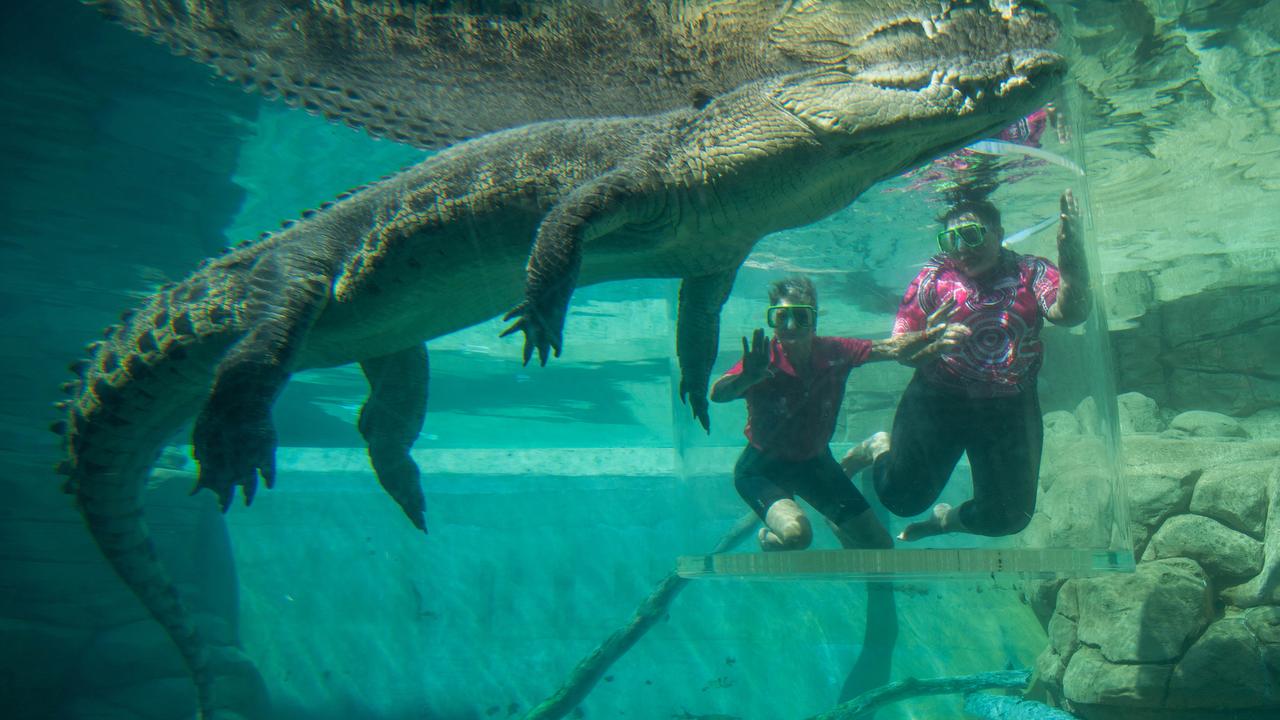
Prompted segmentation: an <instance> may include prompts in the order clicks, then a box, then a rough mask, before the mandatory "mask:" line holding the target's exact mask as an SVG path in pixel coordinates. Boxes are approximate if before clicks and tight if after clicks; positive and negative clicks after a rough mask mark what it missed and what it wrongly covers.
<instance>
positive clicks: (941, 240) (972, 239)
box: [938, 223, 987, 252]
mask: <svg viewBox="0 0 1280 720" xmlns="http://www.w3.org/2000/svg"><path fill="white" fill-rule="evenodd" d="M986 241H987V228H986V227H984V226H983V225H982V224H981V223H965V224H963V225H957V226H955V227H953V228H947V229H946V230H943V231H942V232H940V233H938V248H939V249H940V250H942V252H955V251H956V250H957V249H958V248H959V247H960V246H961V245H963V246H964V247H968V248H976V247H978V246H980V245H982V243H984V242H986Z"/></svg>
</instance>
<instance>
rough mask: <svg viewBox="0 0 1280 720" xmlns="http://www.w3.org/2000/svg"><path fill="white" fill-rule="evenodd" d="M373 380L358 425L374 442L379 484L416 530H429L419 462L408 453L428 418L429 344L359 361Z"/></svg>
mask: <svg viewBox="0 0 1280 720" xmlns="http://www.w3.org/2000/svg"><path fill="white" fill-rule="evenodd" d="M360 369H361V370H363V371H364V376H365V378H366V379H367V380H368V381H369V399H368V400H366V401H365V403H364V407H362V408H360V420H359V422H358V423H357V426H358V427H359V428H360V434H361V435H363V436H364V439H365V442H366V443H368V444H369V460H370V462H371V463H372V464H373V471H374V472H375V473H377V475H378V482H380V483H382V487H383V488H384V489H385V490H386V491H387V493H388V494H389V495H391V497H392V498H393V499H395V501H396V502H397V503H399V504H400V507H401V508H402V509H403V510H404V514H405V515H408V516H409V520H410V521H411V522H412V523H413V524H414V527H416V528H418V529H419V530H422V531H424V532H425V531H426V529H427V521H426V517H425V514H426V506H427V503H426V500H425V499H424V498H423V497H422V483H421V482H419V473H418V464H417V463H415V462H414V461H413V457H412V456H410V455H409V450H410V449H412V448H413V442H414V440H417V439H418V433H420V432H422V421H423V419H424V418H425V417H426V414H427V382H428V379H429V378H430V373H431V371H430V364H429V362H428V360H427V346H426V345H415V346H414V347H411V348H408V349H405V350H401V351H400V352H396V353H392V354H390V355H383V356H382V357H376V358H370V359H368V360H364V361H362V362H361V363H360Z"/></svg>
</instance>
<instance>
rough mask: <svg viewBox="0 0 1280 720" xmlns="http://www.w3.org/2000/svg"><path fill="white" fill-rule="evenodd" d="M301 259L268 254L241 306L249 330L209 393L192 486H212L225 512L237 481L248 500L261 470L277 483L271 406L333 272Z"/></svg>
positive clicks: (197, 433) (196, 441) (196, 440)
mask: <svg viewBox="0 0 1280 720" xmlns="http://www.w3.org/2000/svg"><path fill="white" fill-rule="evenodd" d="M308 264H309V263H308ZM300 265H302V264H300V263H291V262H288V261H284V260H274V261H273V260H270V259H266V258H264V259H263V260H262V261H260V262H259V263H258V265H257V266H256V267H254V268H253V270H252V271H251V272H250V274H249V277H248V278H247V281H248V286H249V292H248V298H247V299H246V300H245V302H244V306H243V309H242V313H243V317H244V318H245V323H246V324H247V325H248V326H249V328H250V330H249V332H248V334H247V335H245V337H243V338H242V339H241V340H240V341H239V342H237V343H236V344H235V345H233V346H232V347H231V349H230V350H229V351H228V352H227V354H226V355H225V356H224V357H223V359H222V361H221V362H220V363H219V364H218V368H217V371H216V375H215V378H214V383H213V389H212V390H211V391H210V393H209V399H208V401H207V402H206V403H205V405H204V408H203V409H202V410H201V412H200V415H199V417H197V418H196V424H195V430H194V432H193V433H192V445H193V448H194V450H195V456H196V460H197V461H198V462H199V463H200V478H199V481H198V482H197V484H196V488H195V490H194V491H193V492H197V491H199V490H200V489H201V488H209V489H211V490H213V491H214V492H215V493H217V495H218V501H219V503H220V504H221V506H222V510H223V511H224V512H225V511H226V510H227V508H228V507H230V506H231V500H232V498H234V497H235V489H236V486H237V485H239V486H240V487H241V488H243V493H244V503H245V505H249V504H250V503H252V502H253V496H254V493H255V492H256V491H257V488H258V476H259V474H261V476H262V479H263V480H264V481H265V482H266V484H267V487H268V488H270V487H272V486H273V485H275V477H276V461H275V453H276V431H275V426H274V425H273V424H272V422H271V406H272V405H273V404H274V403H275V401H276V398H277V397H278V396H279V395H280V391H281V390H283V389H284V386H285V383H287V382H288V380H289V375H290V374H291V372H292V365H293V360H294V358H295V356H296V354H297V351H298V348H299V347H300V346H301V345H302V343H303V342H304V340H305V338H306V336H307V333H308V332H309V331H310V329H311V326H312V324H313V323H314V322H315V319H316V317H317V316H318V315H319V314H320V311H321V310H322V309H323V308H324V306H325V303H326V302H327V300H328V297H329V285H330V279H329V276H328V274H326V273H324V272H322V271H321V269H320V268H310V267H302V266H300Z"/></svg>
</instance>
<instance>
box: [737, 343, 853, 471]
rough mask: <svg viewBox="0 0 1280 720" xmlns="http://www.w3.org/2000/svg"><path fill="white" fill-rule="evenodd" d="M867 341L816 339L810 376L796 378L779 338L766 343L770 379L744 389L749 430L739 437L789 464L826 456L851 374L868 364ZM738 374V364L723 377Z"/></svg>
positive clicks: (740, 370)
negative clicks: (822, 455) (790, 461)
mask: <svg viewBox="0 0 1280 720" xmlns="http://www.w3.org/2000/svg"><path fill="white" fill-rule="evenodd" d="M870 354H871V341H870V340H862V339H860V338H841V337H815V338H814V339H813V350H812V352H811V353H810V366H809V375H808V377H807V378H800V377H797V376H796V371H795V368H794V367H792V365H791V361H790V360H788V359H787V356H786V354H785V353H783V352H782V344H781V343H779V342H778V340H777V338H774V339H772V340H771V341H770V342H769V358H770V365H769V366H770V367H771V368H772V369H773V371H774V376H773V377H771V378H765V379H764V380H761V381H760V382H758V383H756V384H755V385H752V386H751V387H750V388H748V389H747V394H746V399H747V427H746V429H745V430H743V434H745V435H746V436H747V440H749V441H750V442H751V444H752V445H754V446H755V447H757V448H758V449H760V450H762V451H764V452H766V453H768V454H770V455H773V456H775V457H781V458H785V459H787V460H808V459H809V458H812V457H816V456H818V455H819V454H821V453H824V452H827V443H829V442H831V435H832V434H833V433H834V432H835V430H836V416H837V415H838V414H839V412H840V402H841V401H842V400H843V399H844V385H845V381H846V380H848V379H849V372H850V371H852V370H853V369H854V368H855V367H857V366H859V365H861V364H862V363H864V362H866V361H867V356H868V355H870ZM741 372H742V361H741V360H739V361H738V362H737V364H735V365H734V366H733V367H732V368H730V369H729V371H728V372H726V373H725V374H724V375H723V376H722V377H729V376H730V375H737V374H739V373H741Z"/></svg>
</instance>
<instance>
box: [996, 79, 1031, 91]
mask: <svg viewBox="0 0 1280 720" xmlns="http://www.w3.org/2000/svg"><path fill="white" fill-rule="evenodd" d="M1030 84H1031V81H1030V80H1028V79H1027V78H1026V76H1025V75H1014V76H1013V77H1011V78H1009V79H1007V80H1004V81H1003V82H1001V83H1000V87H999V88H998V89H997V90H996V94H997V95H1000V96H1004V94H1005V93H1007V92H1009V91H1010V90H1012V89H1014V88H1019V87H1023V86H1025V85H1030Z"/></svg>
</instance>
